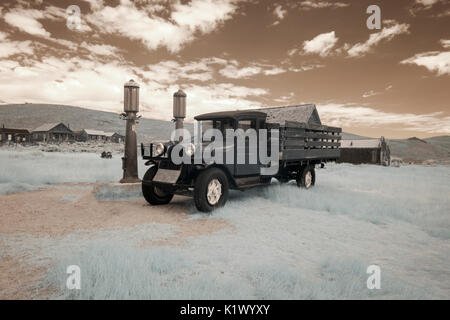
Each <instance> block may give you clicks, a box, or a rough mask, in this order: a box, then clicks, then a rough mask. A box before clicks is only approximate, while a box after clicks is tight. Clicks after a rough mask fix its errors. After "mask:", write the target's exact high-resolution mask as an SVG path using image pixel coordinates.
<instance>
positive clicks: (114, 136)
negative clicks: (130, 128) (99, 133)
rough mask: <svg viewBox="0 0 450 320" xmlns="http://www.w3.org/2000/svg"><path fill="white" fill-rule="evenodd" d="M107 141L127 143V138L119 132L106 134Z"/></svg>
mask: <svg viewBox="0 0 450 320" xmlns="http://www.w3.org/2000/svg"><path fill="white" fill-rule="evenodd" d="M105 136H106V141H108V142H114V143H121V142H124V141H125V137H124V136H123V135H121V134H119V133H117V132H105Z"/></svg>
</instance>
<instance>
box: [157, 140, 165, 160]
mask: <svg viewBox="0 0 450 320" xmlns="http://www.w3.org/2000/svg"><path fill="white" fill-rule="evenodd" d="M164 151H166V148H165V147H164V145H163V144H162V143H158V144H157V145H156V148H155V156H156V157H159V156H160V155H162V154H163V153H164Z"/></svg>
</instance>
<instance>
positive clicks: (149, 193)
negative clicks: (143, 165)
mask: <svg viewBox="0 0 450 320" xmlns="http://www.w3.org/2000/svg"><path fill="white" fill-rule="evenodd" d="M157 171H158V167H157V166H152V167H150V168H149V169H148V170H147V172H146V173H145V175H144V178H143V179H142V194H143V195H144V198H145V200H147V202H148V203H150V204H152V205H154V206H157V205H161V204H168V203H169V202H170V201H171V200H172V198H173V194H172V193H167V192H165V191H164V190H161V189H160V188H158V187H154V186H149V185H146V184H144V182H145V181H152V180H153V178H154V177H155V175H156V172H157Z"/></svg>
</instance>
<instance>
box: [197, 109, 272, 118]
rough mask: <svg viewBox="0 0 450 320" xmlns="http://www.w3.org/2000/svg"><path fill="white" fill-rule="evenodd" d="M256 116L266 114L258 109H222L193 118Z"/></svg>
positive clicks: (263, 116)
mask: <svg viewBox="0 0 450 320" xmlns="http://www.w3.org/2000/svg"><path fill="white" fill-rule="evenodd" d="M247 116H248V117H257V118H265V117H266V116H267V114H266V113H265V112H261V111H259V110H236V111H222V112H212V113H205V114H201V115H198V116H196V117H194V119H195V120H213V119H223V118H229V119H238V118H242V117H247Z"/></svg>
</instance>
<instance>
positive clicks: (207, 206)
mask: <svg viewBox="0 0 450 320" xmlns="http://www.w3.org/2000/svg"><path fill="white" fill-rule="evenodd" d="M214 180H217V181H218V182H219V183H220V189H221V194H220V198H218V200H217V202H214V201H213V202H212V203H211V202H210V200H208V186H209V184H210V183H213V181H214ZM228 187H229V184H228V178H227V176H226V174H225V173H224V172H223V171H222V170H220V169H218V168H211V169H207V170H205V171H203V172H202V173H200V174H199V175H198V177H197V179H196V180H195V186H194V202H195V206H196V207H197V209H198V210H199V211H202V212H211V211H213V210H214V209H216V208H219V207H223V206H224V205H225V203H226V202H227V200H228ZM213 200H216V199H213Z"/></svg>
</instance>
